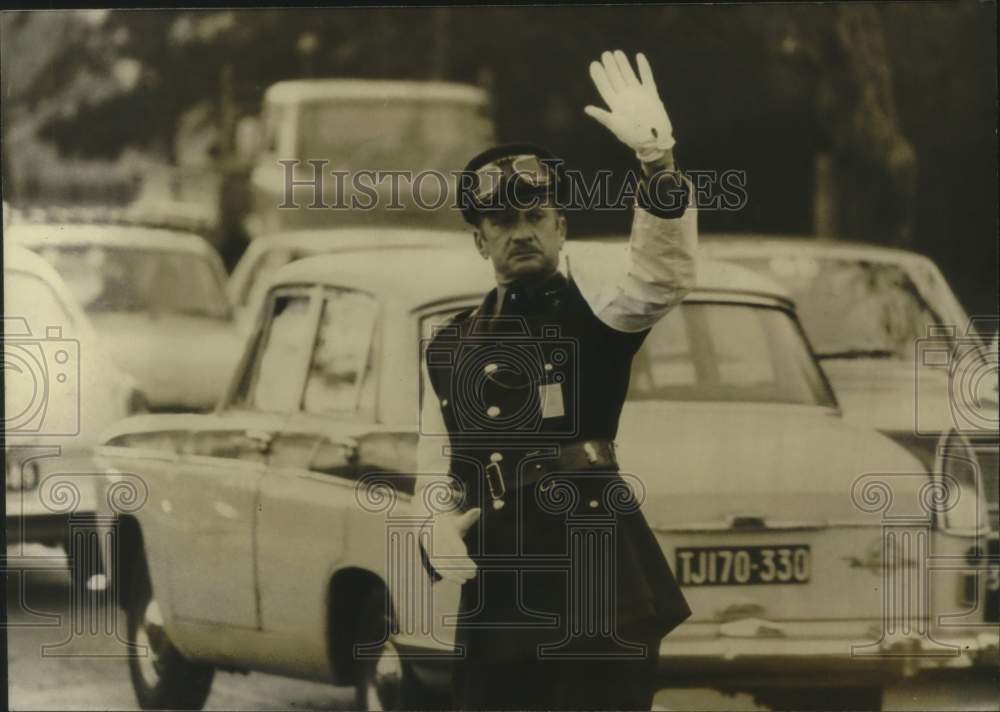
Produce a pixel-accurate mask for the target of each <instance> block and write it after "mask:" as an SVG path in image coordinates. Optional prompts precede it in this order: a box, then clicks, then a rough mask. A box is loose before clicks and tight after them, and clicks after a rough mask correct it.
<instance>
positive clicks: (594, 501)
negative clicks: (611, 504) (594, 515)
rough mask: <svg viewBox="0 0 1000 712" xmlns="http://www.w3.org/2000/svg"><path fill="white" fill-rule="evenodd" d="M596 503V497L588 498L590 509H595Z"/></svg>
mask: <svg viewBox="0 0 1000 712" xmlns="http://www.w3.org/2000/svg"><path fill="white" fill-rule="evenodd" d="M598 504H600V502H598V501H597V500H596V499H592V500H590V508H591V509H597V505H598Z"/></svg>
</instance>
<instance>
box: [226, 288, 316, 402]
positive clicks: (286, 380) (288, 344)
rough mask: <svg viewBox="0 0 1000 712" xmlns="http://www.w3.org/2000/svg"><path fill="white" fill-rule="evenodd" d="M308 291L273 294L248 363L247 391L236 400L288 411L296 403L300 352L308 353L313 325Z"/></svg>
mask: <svg viewBox="0 0 1000 712" xmlns="http://www.w3.org/2000/svg"><path fill="white" fill-rule="evenodd" d="M310 301H311V299H310V296H309V295H308V294H301V293H300V294H276V295H274V296H273V297H272V299H271V304H270V314H269V316H268V319H267V323H266V330H265V333H264V336H263V341H262V343H261V344H260V345H259V346H258V348H257V351H256V354H255V358H254V359H253V362H252V364H251V366H250V369H251V373H252V374H253V375H252V379H251V381H250V382H249V384H248V387H249V388H248V393H247V394H246V395H245V396H244V397H243V398H242V399H241V398H238V399H237V401H238V404H243V405H245V406H247V407H249V408H251V409H253V410H261V411H266V412H289V411H291V410H294V409H296V408H297V406H298V399H299V393H300V389H301V383H302V374H301V368H297V367H296V366H297V364H300V363H301V362H302V354H304V353H307V352H308V349H309V344H310V343H311V340H312V334H313V329H314V328H315V324H314V321H315V320H314V317H313V315H312V314H311V312H310V309H309V305H310Z"/></svg>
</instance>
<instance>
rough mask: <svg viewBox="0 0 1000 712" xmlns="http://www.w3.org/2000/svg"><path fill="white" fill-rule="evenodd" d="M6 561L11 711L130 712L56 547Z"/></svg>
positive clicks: (910, 696) (901, 702) (292, 705)
mask: <svg viewBox="0 0 1000 712" xmlns="http://www.w3.org/2000/svg"><path fill="white" fill-rule="evenodd" d="M20 554H23V555H26V556H27V557H30V558H9V559H8V567H10V569H11V571H10V573H9V575H8V581H7V605H8V625H9V626H10V629H9V631H8V643H9V650H8V676H9V677H8V679H9V704H10V708H11V709H15V710H45V709H66V710H69V709H102V710H128V709H135V706H136V703H135V698H134V697H133V695H132V688H131V686H130V683H129V679H128V671H127V668H126V663H125V660H124V659H122V658H120V657H115V655H116V654H119V653H121V652H122V646H121V643H120V641H119V640H118V639H117V638H116V636H115V634H114V629H115V625H117V630H118V631H120V634H119V635H120V636H121V637H122V638H123V637H124V631H125V625H124V619H123V617H121V616H120V615H118V616H115V617H107V618H106V617H102V612H106V611H107V608H106V607H104V606H101V605H97V606H87V607H84V608H82V609H81V612H82V614H83V617H82V618H81V617H79V616H78V617H73V616H70V615H68V612H69V611H70V610H71V608H72V605H73V604H72V601H71V600H70V596H71V589H70V586H69V577H68V574H67V573H66V571H65V570H64V566H65V560H64V559H63V557H62V556H61V553H60V552H59V550H55V549H46V548H44V547H25V548H24V550H23V551H21V550H17V549H8V557H17V556H18V555H20ZM81 624H82V625H83V626H84V628H88V627H89V626H91V625H96V627H97V629H98V630H101V629H102V628H103V630H104V631H106V632H101V633H89V632H86V631H85V632H84V634H82V635H73V632H74V626H77V625H81ZM998 689H1000V688H998V680H997V677H996V676H994V678H993V679H992V680H990V679H982V678H979V679H963V680H953V681H949V682H948V683H947V684H943V683H941V682H937V681H927V682H920V683H912V682H911V683H908V684H907V685H903V686H900V687H898V688H895V689H893V690H891V691H890V692H889V693H888V695H887V698H886V708H887V709H898V710H904V709H912V710H917V709H982V710H997V709H1000V701H998V700H1000V698H998V694H997V690H998ZM351 701H352V695H351V691H350V690H349V689H347V688H341V687H333V686H331V685H322V684H316V683H309V682H300V681H297V680H288V679H285V678H280V677H274V676H271V675H262V674H257V673H252V674H249V675H240V674H235V673H224V672H220V673H217V674H216V677H215V683H214V685H213V687H212V694H211V696H210V697H209V698H208V703H207V705H206V707H207V709H218V710H223V709H227V710H270V709H305V710H314V709H315V710H320V709H333V710H346V709H350V708H351ZM657 707H659V708H661V709H699V710H727V709H732V710H757V709H764V708H761V707H757V706H756V705H754V704H753V702H752V701H751V700H750V698H749V697H747V696H746V695H737V696H735V697H731V696H724V695H721V694H718V693H715V692H712V691H708V690H693V691H691V690H684V691H677V690H665V691H663V692H661V693H660V694H659V695H658V696H657Z"/></svg>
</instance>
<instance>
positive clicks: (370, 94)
mask: <svg viewBox="0 0 1000 712" xmlns="http://www.w3.org/2000/svg"><path fill="white" fill-rule="evenodd" d="M250 121H251V122H254V121H256V120H254V119H250ZM244 125H245V126H253V127H254V128H253V129H252V130H249V131H238V132H237V143H238V144H239V143H242V142H241V141H240V138H241V135H246V136H251V137H252V138H251V139H250V140H248V143H249V144H250V145H249V146H247V148H245V149H242V150H241V152H242V153H245V154H249V155H248V156H246V158H247V159H248V160H249V161H250V162H251V163H252V166H253V167H252V171H251V175H250V185H251V192H252V196H253V198H252V200H253V207H252V210H251V215H250V217H249V219H248V221H247V223H248V231H249V232H250V234H251V235H253V236H255V237H256V236H258V235H266V234H273V233H276V232H281V231H286V230H293V229H304V228H318V227H336V226H344V225H410V226H417V225H419V226H423V227H427V228H444V229H458V228H461V226H462V224H463V223H462V220H461V215H460V213H459V212H458V211H457V210H454V209H453V205H454V202H455V192H454V189H455V184H454V180H453V177H452V172H453V171H460V170H461V169H462V167H463V166H464V165H465V162H466V161H467V160H468V157H469V156H473V155H475V154H476V153H478V152H479V151H482V150H485V149H486V148H488V147H489V146H491V145H493V144H494V143H495V130H494V126H493V120H492V117H491V116H490V98H489V95H488V93H487V92H486V91H485V90H484V89H482V88H480V87H476V86H471V85H468V84H457V83H453V82H440V81H390V80H373V79H299V80H291V81H282V82H278V83H276V84H273V85H271V86H270V87H268V89H267V91H266V92H265V93H264V103H263V111H262V116H261V119H260V120H259V125H258V124H256V123H250V124H246V123H245V124H244ZM309 161H314V162H316V163H314V164H310V163H309ZM289 169H291V171H292V172H291V173H287V172H286V171H288V170H289ZM314 171H315V173H314ZM334 171H337V172H340V177H339V178H337V177H334V175H333V172H334ZM385 171H397V172H398V175H397V176H396V177H395V178H391V177H388V176H386V177H385V179H384V180H383V179H382V178H380V177H378V175H379V174H378V173H377V172H383V173H382V175H384V172H385ZM366 172H367V173H368V176H369V178H366V179H365V180H364V182H362V183H355V182H354V181H353V178H354V177H355V176H360V175H362V174H365V173H366ZM431 172H434V175H431ZM421 176H425V177H421ZM438 176H443V178H444V180H443V181H442V179H441V178H439V177H438ZM289 178H293V179H294V180H295V181H296V184H295V185H293V187H292V189H291V191H288V190H287V188H286V186H287V185H288V181H289ZM314 179H315V180H314ZM394 183H395V184H396V186H397V187H398V190H397V189H395V188H394V187H393V184H394ZM417 195H419V196H420V199H421V201H422V204H421V203H418V202H417V200H416V199H415V198H414V196H417ZM354 199H357V200H358V201H360V202H359V205H360V206H362V207H361V209H348V208H350V206H351V203H352V200H354ZM334 206H342V207H334ZM366 206H367V207H370V208H371V209H366Z"/></svg>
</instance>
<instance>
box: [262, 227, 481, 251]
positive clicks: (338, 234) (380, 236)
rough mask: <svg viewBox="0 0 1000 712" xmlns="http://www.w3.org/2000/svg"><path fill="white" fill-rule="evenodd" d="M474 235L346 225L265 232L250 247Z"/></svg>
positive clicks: (347, 245)
mask: <svg viewBox="0 0 1000 712" xmlns="http://www.w3.org/2000/svg"><path fill="white" fill-rule="evenodd" d="M471 241H472V236H471V234H470V233H469V232H466V231H465V230H427V229H413V228H380V227H346V228H326V229H313V230H290V231H288V232H279V233H275V234H272V235H263V236H261V237H259V238H257V239H255V240H254V241H253V242H251V243H250V246H249V247H248V248H247V249H248V250H251V249H252V250H254V252H265V251H267V250H271V249H287V248H292V249H302V250H311V251H314V252H316V253H320V252H334V251H336V250H338V249H354V248H359V247H365V246H372V247H378V246H379V245H384V244H386V243H391V244H406V243H410V242H412V243H413V244H415V245H427V244H435V245H448V244H454V243H457V244H466V243H468V242H471Z"/></svg>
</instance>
